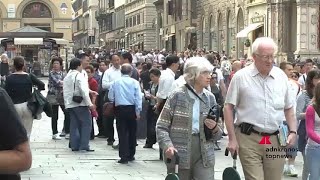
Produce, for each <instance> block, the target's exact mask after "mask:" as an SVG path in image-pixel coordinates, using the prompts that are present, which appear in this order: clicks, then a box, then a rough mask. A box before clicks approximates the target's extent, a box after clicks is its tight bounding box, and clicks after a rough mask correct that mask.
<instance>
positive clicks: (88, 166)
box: [22, 79, 302, 180]
mask: <svg viewBox="0 0 320 180" xmlns="http://www.w3.org/2000/svg"><path fill="white" fill-rule="evenodd" d="M42 80H43V81H44V82H45V83H47V81H46V79H42ZM44 94H46V92H44ZM59 116H60V118H59V122H58V127H59V128H58V129H59V131H61V130H62V125H63V113H62V111H61V110H60V112H59ZM95 132H96V133H97V126H95ZM51 136H52V132H51V119H50V118H48V117H47V116H45V114H43V117H42V119H41V120H35V121H34V124H33V130H32V134H31V140H30V141H31V149H32V153H33V165H32V168H31V169H30V170H29V171H27V172H24V173H22V179H23V180H65V179H68V180H164V179H165V175H166V167H165V165H164V163H163V162H162V161H160V160H159V148H158V146H157V145H155V146H154V149H144V148H142V147H143V145H144V142H145V140H138V144H139V146H138V147H137V152H136V156H135V157H136V161H134V162H132V163H129V164H127V165H122V164H118V163H117V160H118V159H119V156H118V151H117V150H114V149H113V148H112V147H111V146H107V142H106V139H100V138H95V139H94V140H92V141H91V142H90V146H91V148H92V149H94V150H95V152H90V153H80V152H77V153H74V152H72V151H71V150H70V149H69V148H68V140H65V139H62V140H52V139H51ZM115 143H117V142H115ZM226 144H227V138H226V137H225V138H223V139H222V140H221V147H222V149H223V150H221V151H216V165H215V171H216V172H215V179H216V180H221V179H222V173H223V170H224V169H225V168H226V167H230V166H232V158H231V157H225V156H224V148H225V147H226ZM296 168H297V171H298V172H299V175H300V174H301V171H302V157H301V154H299V156H298V157H297V162H296ZM237 169H238V171H239V173H240V174H241V176H242V179H244V177H243V172H242V168H241V164H240V161H239V160H238V166H237ZM284 179H285V180H289V179H297V178H284Z"/></svg>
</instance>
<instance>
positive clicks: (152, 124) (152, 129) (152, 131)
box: [146, 106, 159, 145]
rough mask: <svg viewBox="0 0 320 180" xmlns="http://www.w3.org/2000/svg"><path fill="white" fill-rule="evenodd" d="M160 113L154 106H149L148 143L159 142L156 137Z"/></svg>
mask: <svg viewBox="0 0 320 180" xmlns="http://www.w3.org/2000/svg"><path fill="white" fill-rule="evenodd" d="M158 117H159V116H158V115H157V114H156V113H155V112H154V110H153V106H149V107H148V111H147V140H146V144H148V145H153V144H155V143H156V142H157V138H156V124H157V120H158Z"/></svg>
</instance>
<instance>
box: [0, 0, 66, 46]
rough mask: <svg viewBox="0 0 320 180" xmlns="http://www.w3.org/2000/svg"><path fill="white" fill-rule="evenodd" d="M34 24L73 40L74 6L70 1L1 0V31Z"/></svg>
mask: <svg viewBox="0 0 320 180" xmlns="http://www.w3.org/2000/svg"><path fill="white" fill-rule="evenodd" d="M24 26H33V27H37V28H39V29H43V30H46V31H49V32H56V33H63V34H64V36H63V38H64V39H66V40H69V41H71V40H72V6H71V2H70V1H64V2H61V1H55V0H23V1H21V0H1V1H0V32H8V31H11V30H14V29H18V28H21V27H24Z"/></svg>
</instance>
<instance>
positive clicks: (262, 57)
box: [256, 54, 276, 61]
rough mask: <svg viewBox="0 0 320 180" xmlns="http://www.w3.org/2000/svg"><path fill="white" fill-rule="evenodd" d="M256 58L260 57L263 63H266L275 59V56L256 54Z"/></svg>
mask: <svg viewBox="0 0 320 180" xmlns="http://www.w3.org/2000/svg"><path fill="white" fill-rule="evenodd" d="M256 56H258V57H260V58H261V59H262V60H264V61H268V60H270V59H271V60H273V59H275V58H276V56H275V55H270V56H268V55H260V54H256Z"/></svg>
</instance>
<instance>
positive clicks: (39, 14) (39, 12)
mask: <svg viewBox="0 0 320 180" xmlns="http://www.w3.org/2000/svg"><path fill="white" fill-rule="evenodd" d="M22 17H23V18H51V11H50V9H49V8H48V7H47V6H46V5H44V4H42V3H31V4H29V5H28V6H27V7H26V8H25V9H24V10H23V13H22Z"/></svg>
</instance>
